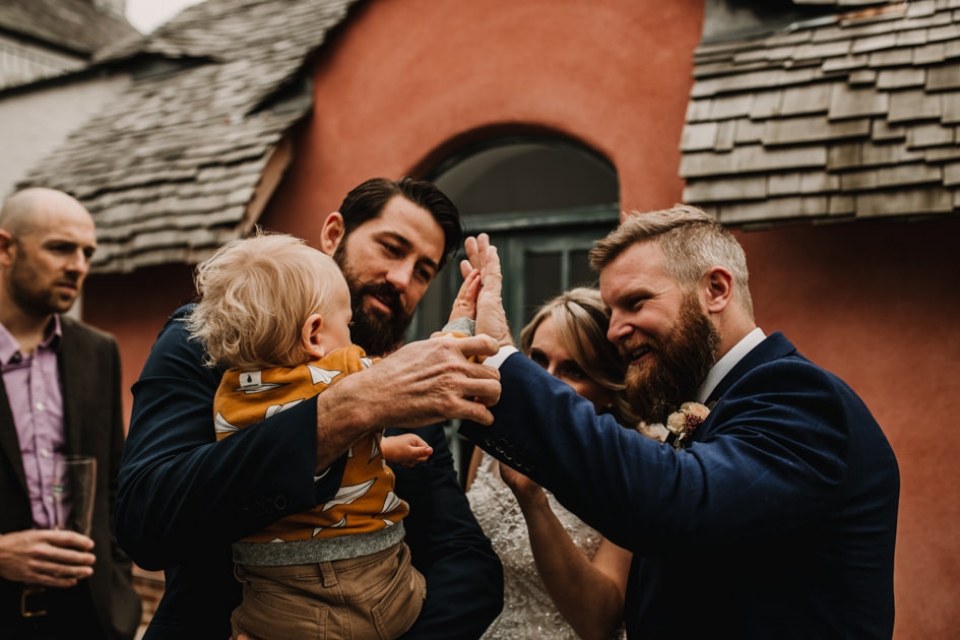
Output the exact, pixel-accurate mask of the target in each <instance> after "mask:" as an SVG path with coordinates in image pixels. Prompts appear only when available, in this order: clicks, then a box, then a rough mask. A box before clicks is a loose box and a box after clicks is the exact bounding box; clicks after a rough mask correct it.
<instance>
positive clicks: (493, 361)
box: [483, 345, 519, 370]
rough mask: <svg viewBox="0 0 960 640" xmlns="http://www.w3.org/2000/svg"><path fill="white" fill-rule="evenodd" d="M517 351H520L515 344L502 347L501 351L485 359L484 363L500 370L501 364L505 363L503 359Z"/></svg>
mask: <svg viewBox="0 0 960 640" xmlns="http://www.w3.org/2000/svg"><path fill="white" fill-rule="evenodd" d="M515 353H519V351H518V350H517V348H516V347H514V346H513V345H508V346H506V347H500V351H498V352H497V355H495V356H490V357H489V358H487V359H486V360H484V361H483V364H485V365H487V366H488V367H493V368H494V369H497V370H499V369H500V365H502V364H503V361H504V360H506V359H507V358H509V357H510V356H512V355H513V354H515Z"/></svg>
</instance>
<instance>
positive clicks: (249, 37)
mask: <svg viewBox="0 0 960 640" xmlns="http://www.w3.org/2000/svg"><path fill="white" fill-rule="evenodd" d="M353 1H354V0H273V1H270V0H206V2H203V3H201V4H198V5H195V6H193V7H190V8H188V9H186V10H185V11H183V12H182V13H181V14H179V15H178V16H176V17H175V18H174V19H173V20H171V21H170V22H168V23H166V24H165V25H163V26H161V27H160V28H159V29H158V30H156V31H155V32H154V33H152V34H151V35H149V36H145V37H135V38H131V39H128V40H126V41H123V42H120V43H118V44H117V45H116V46H113V47H110V48H109V49H107V50H104V51H101V52H99V53H98V55H97V59H98V60H100V61H101V63H103V64H108V63H114V62H116V61H118V60H125V61H126V63H127V64H131V60H133V61H134V62H136V61H137V60H141V61H144V62H143V65H142V67H143V69H144V71H145V72H144V73H141V74H139V75H135V76H134V80H133V84H132V86H131V87H130V89H129V90H127V91H126V92H125V93H124V94H123V95H121V96H119V97H118V98H117V100H116V101H114V102H113V103H112V104H110V105H109V106H108V108H106V109H105V110H104V112H103V113H102V114H100V115H99V116H97V117H96V118H94V119H93V120H92V121H90V122H88V123H87V124H85V125H84V126H83V127H82V128H81V130H79V131H77V132H76V133H75V134H73V135H72V136H71V137H70V138H69V140H68V141H67V142H66V143H65V145H64V146H63V147H61V148H60V149H58V150H57V151H56V152H55V153H54V154H53V155H52V156H50V157H48V158H46V159H44V160H43V161H42V162H41V163H40V164H39V166H37V167H35V168H34V169H32V170H31V172H30V173H29V174H28V176H27V178H26V179H25V180H24V181H23V182H22V183H21V184H20V185H18V186H20V187H23V186H27V185H43V186H48V187H53V188H57V189H62V190H64V191H67V192H69V193H72V194H73V195H75V196H76V197H77V198H79V199H80V200H81V201H82V202H83V203H84V205H86V206H87V208H88V209H89V211H90V213H91V214H92V215H93V216H94V219H95V220H96V224H97V236H98V241H99V245H100V246H99V249H98V250H97V253H96V255H95V257H94V270H95V271H98V272H125V271H132V270H133V269H136V268H139V267H144V266H148V265H154V264H164V263H171V262H184V263H193V262H196V261H197V260H199V259H202V258H204V257H206V256H208V255H209V254H210V253H211V252H212V251H213V250H215V249H216V248H217V247H219V246H220V245H222V244H223V243H224V242H227V241H228V240H231V239H233V238H237V237H241V236H242V235H244V234H245V233H247V232H248V231H249V230H250V229H251V228H252V226H253V224H254V223H255V222H256V217H257V216H258V215H259V213H260V210H261V209H262V204H263V201H264V200H265V198H267V197H268V196H269V192H270V191H271V190H272V189H273V188H274V187H275V186H276V184H275V183H273V184H263V182H264V181H263V180H262V177H263V172H264V168H265V167H266V166H267V165H268V163H269V162H271V157H272V156H273V157H281V158H282V157H283V155H284V147H283V145H282V142H283V140H284V135H285V133H287V132H288V130H290V128H291V127H292V126H293V125H294V124H295V123H296V122H297V121H298V120H300V119H301V118H303V116H304V115H305V114H306V113H307V112H308V111H309V110H310V108H311V105H312V94H311V93H310V92H309V90H307V91H303V90H301V91H300V92H299V93H297V92H296V91H291V87H294V88H295V87H296V86H297V83H298V82H301V81H302V79H303V78H304V77H305V76H304V73H303V70H304V65H305V63H306V61H307V60H308V59H309V57H310V55H311V54H312V53H313V52H314V51H315V50H316V49H317V48H318V47H319V46H320V45H321V44H322V43H323V41H324V39H325V37H326V35H327V33H328V32H329V31H330V29H331V28H333V27H334V26H336V25H337V24H339V23H340V22H341V21H343V19H344V18H345V16H346V13H347V10H348V8H349V7H350V5H351V4H353ZM157 57H160V58H161V59H163V60H167V61H173V62H168V63H167V64H166V66H156V65H154V66H152V67H151V66H149V65H148V64H147V62H148V61H150V60H154V59H156V58H157ZM174 63H176V64H174ZM290 95H293V96H294V99H290ZM275 153H276V154H277V155H276V156H275V155H274V154H275Z"/></svg>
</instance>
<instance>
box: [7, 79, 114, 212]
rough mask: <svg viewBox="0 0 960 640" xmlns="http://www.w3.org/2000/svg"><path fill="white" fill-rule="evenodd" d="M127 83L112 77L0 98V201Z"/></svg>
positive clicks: (56, 85)
mask: <svg viewBox="0 0 960 640" xmlns="http://www.w3.org/2000/svg"><path fill="white" fill-rule="evenodd" d="M129 85H130V76H129V75H127V74H116V75H113V76H103V77H96V78H91V79H86V80H82V81H75V82H70V83H65V84H54V85H51V86H48V87H46V88H43V89H38V90H34V91H30V92H25V93H13V94H8V95H5V96H0V148H2V149H3V151H2V153H0V198H4V197H6V196H8V195H10V193H11V192H12V191H13V189H14V185H15V184H16V183H17V182H18V181H19V180H21V179H23V178H24V177H25V176H26V174H27V172H28V171H29V170H30V169H31V168H32V167H33V166H34V165H35V164H36V163H37V162H39V161H40V160H41V159H42V158H44V157H45V156H47V155H49V154H50V153H52V152H53V151H54V150H55V149H56V148H57V147H58V146H60V145H61V144H62V143H63V142H64V141H65V140H66V138H67V136H68V135H69V134H70V133H72V132H73V131H75V130H77V129H79V128H81V127H82V126H83V124H84V123H85V122H87V120H89V119H90V118H91V117H93V116H94V115H96V114H97V113H98V112H99V111H100V109H101V108H102V107H103V105H105V104H106V103H107V102H109V101H110V100H112V99H113V98H114V97H115V96H116V95H118V94H119V93H120V92H122V91H123V90H124V89H126V88H127V87H128V86H129Z"/></svg>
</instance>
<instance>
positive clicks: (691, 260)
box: [590, 204, 753, 317]
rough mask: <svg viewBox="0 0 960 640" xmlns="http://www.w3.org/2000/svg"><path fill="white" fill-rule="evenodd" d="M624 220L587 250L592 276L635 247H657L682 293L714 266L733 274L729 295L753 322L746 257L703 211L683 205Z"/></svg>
mask: <svg viewBox="0 0 960 640" xmlns="http://www.w3.org/2000/svg"><path fill="white" fill-rule="evenodd" d="M631 214H632V217H630V218H628V219H627V220H626V221H624V223H623V224H621V225H620V226H619V227H617V228H616V229H614V230H613V231H611V232H610V234H609V235H608V236H607V237H606V238H604V239H603V240H600V241H599V242H597V245H596V246H595V247H594V248H593V249H591V250H590V266H591V267H593V269H594V270H596V271H602V270H603V268H604V267H606V266H607V265H609V264H610V263H611V262H613V261H614V260H615V259H616V258H617V256H619V255H620V254H621V253H623V252H624V251H626V250H627V249H629V248H630V247H632V246H633V245H635V244H640V243H643V242H656V243H657V244H658V245H660V248H661V249H662V250H663V255H664V257H665V258H666V269H667V273H669V274H670V275H671V276H673V278H674V279H676V281H677V282H678V283H679V284H680V285H681V286H682V287H684V288H687V289H689V288H691V287H693V286H694V285H696V284H697V283H698V282H699V281H700V278H702V277H703V276H704V275H705V274H706V273H707V271H709V270H710V269H712V268H713V267H723V268H725V269H727V270H728V271H730V273H731V274H733V282H734V290H733V295H734V297H735V298H736V299H738V300H739V301H740V305H741V307H742V308H743V310H744V311H745V312H746V313H747V314H748V315H749V316H750V317H753V301H752V300H751V298H750V286H749V273H748V271H747V257H746V254H744V252H743V247H741V246H740V243H739V242H737V239H736V238H734V237H733V234H731V233H730V232H729V231H727V230H726V229H725V228H724V227H723V225H721V224H720V223H719V222H718V221H717V220H716V219H715V218H713V217H712V216H710V215H709V214H707V213H706V212H705V211H702V210H701V209H698V208H696V207H692V206H690V205H685V204H677V205H674V206H673V207H671V208H670V209H663V210H661V211H650V212H647V213H640V212H639V211H633V212H631Z"/></svg>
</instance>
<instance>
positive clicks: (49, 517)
mask: <svg viewBox="0 0 960 640" xmlns="http://www.w3.org/2000/svg"><path fill="white" fill-rule="evenodd" d="M60 338H61V333H60V318H59V317H58V316H54V318H53V331H51V332H50V335H49V336H48V337H47V338H46V339H45V340H44V341H43V343H42V344H40V345H39V346H38V347H37V348H36V349H35V350H34V352H33V353H32V354H30V355H24V354H22V353H20V345H19V344H17V341H16V340H14V339H13V336H11V335H10V333H9V332H8V331H7V329H6V327H4V326H3V324H0V373H2V375H3V385H4V387H5V388H6V391H7V398H9V400H10V411H11V413H12V414H13V422H14V424H15V425H16V427H17V437H18V438H19V440H20V453H21V455H22V457H23V470H24V472H25V473H26V476H27V489H28V490H29V492H30V507H31V510H32V511H33V524H34V526H35V527H36V528H38V529H52V528H53V504H52V503H53V491H52V488H51V486H50V485H51V478H52V477H53V456H54V454H57V453H64V452H65V447H66V440H65V437H64V426H63V396H62V394H61V391H60V375H59V369H58V364H57V352H58V351H59V348H60Z"/></svg>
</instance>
